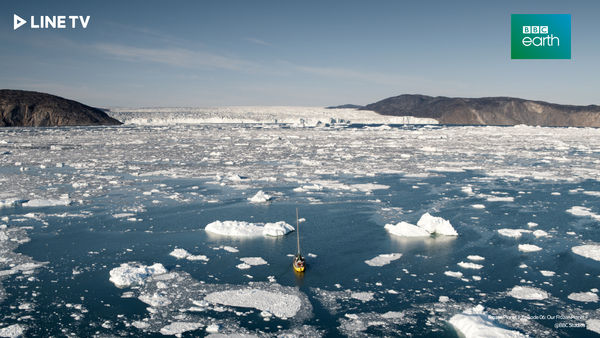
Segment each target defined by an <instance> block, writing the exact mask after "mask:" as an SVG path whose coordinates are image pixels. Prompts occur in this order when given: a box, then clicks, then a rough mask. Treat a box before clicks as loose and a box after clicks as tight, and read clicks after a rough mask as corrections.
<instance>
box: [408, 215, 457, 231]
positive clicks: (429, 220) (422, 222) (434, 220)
mask: <svg viewBox="0 0 600 338" xmlns="http://www.w3.org/2000/svg"><path fill="white" fill-rule="evenodd" d="M417 226H419V227H421V228H423V229H425V230H427V231H428V232H430V233H432V234H437V235H444V236H458V233H457V232H456V230H454V228H453V227H452V224H450V222H449V221H447V220H445V219H443V218H441V217H435V216H431V215H430V214H429V213H428V212H426V213H425V214H423V216H421V218H420V219H419V221H418V222H417Z"/></svg>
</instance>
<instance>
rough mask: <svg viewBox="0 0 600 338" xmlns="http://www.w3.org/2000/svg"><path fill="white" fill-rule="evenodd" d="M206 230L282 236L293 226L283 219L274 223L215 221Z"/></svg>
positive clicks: (224, 233) (228, 233) (253, 235)
mask: <svg viewBox="0 0 600 338" xmlns="http://www.w3.org/2000/svg"><path fill="white" fill-rule="evenodd" d="M205 230H206V231H207V232H210V233H213V234H217V235H222V236H231V237H259V236H272V237H277V236H284V235H286V234H288V233H289V232H291V231H294V230H295V229H294V227H293V226H291V225H289V224H287V223H286V222H284V221H279V222H275V223H249V222H245V221H215V222H212V223H210V224H208V225H207V226H206V228H205Z"/></svg>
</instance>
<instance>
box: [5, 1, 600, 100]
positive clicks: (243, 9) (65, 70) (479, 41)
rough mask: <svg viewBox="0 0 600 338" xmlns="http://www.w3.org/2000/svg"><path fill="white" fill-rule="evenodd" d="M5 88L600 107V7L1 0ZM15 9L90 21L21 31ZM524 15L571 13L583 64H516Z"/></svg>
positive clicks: (142, 96)
mask: <svg viewBox="0 0 600 338" xmlns="http://www.w3.org/2000/svg"><path fill="white" fill-rule="evenodd" d="M0 13H1V16H0V27H1V29H0V43H1V44H2V53H0V62H1V64H2V71H1V72H0V87H2V88H16V89H28V90H37V91H43V92H49V93H52V94H56V95H60V96H64V97H68V98H72V99H75V100H78V101H82V102H84V103H86V104H90V105H96V106H106V107H109V106H222V105H334V104H343V103H356V104H367V103H371V102H374V101H377V100H379V99H382V98H385V97H388V96H393V95H398V94H403V93H420V94H427V95H434V96H435V95H444V96H464V97H480V96H516V97H523V98H530V99H540V100H546V101H551V102H558V103H570V104H600V98H599V97H598V89H600V66H599V65H598V64H599V60H600V39H599V38H598V35H599V33H600V21H599V20H598V16H599V14H600V3H598V2H596V1H585V2H584V1H570V2H567V1H497V2H492V1H410V2H409V1H367V0H364V1H348V0H345V1H301V2H300V1H281V0H277V1H251V0H242V1H230V0H215V1H151V0H146V1H93V0H90V1H59V0H56V1H13V0H3V1H2V2H0ZM13 13H16V14H18V15H20V16H22V17H23V18H26V19H27V18H29V17H30V16H31V15H91V22H90V24H89V26H88V28H87V29H85V30H84V29H76V30H33V29H29V28H25V27H24V28H20V29H19V30H16V31H13V28H12V20H13ZM511 13H568V14H571V15H572V21H573V22H572V60H511V59H510V14H511Z"/></svg>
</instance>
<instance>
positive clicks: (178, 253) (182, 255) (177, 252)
mask: <svg viewBox="0 0 600 338" xmlns="http://www.w3.org/2000/svg"><path fill="white" fill-rule="evenodd" d="M169 255H171V256H173V257H175V258H177V259H187V260H188V261H205V262H208V260H209V259H208V257H207V256H206V255H192V254H191V253H189V252H188V251H187V250H185V249H180V248H176V249H174V250H173V251H171V253H170V254H169Z"/></svg>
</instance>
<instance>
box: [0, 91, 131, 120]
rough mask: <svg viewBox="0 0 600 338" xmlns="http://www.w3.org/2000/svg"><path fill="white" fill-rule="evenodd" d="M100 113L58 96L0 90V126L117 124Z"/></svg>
mask: <svg viewBox="0 0 600 338" xmlns="http://www.w3.org/2000/svg"><path fill="white" fill-rule="evenodd" d="M118 124H121V122H119V121H117V120H115V119H113V118H112V117H110V116H108V115H107V114H106V113H105V112H104V111H102V110H100V109H98V108H93V107H90V106H86V105H84V104H81V103H79V102H76V101H72V100H67V99H64V98H62V97H58V96H54V95H50V94H45V93H38V92H31V91H24V90H10V89H2V90H0V127H52V126H93V125H118Z"/></svg>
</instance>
